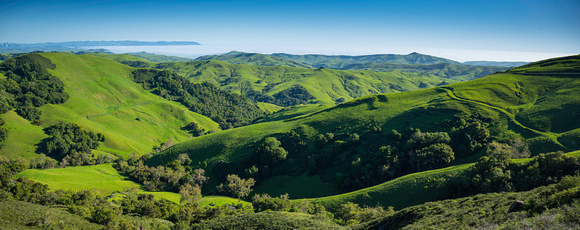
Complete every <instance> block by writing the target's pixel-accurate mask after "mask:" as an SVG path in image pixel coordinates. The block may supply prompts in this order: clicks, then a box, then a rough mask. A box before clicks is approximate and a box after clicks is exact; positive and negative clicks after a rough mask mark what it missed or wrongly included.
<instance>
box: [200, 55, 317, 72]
mask: <svg viewBox="0 0 580 230" xmlns="http://www.w3.org/2000/svg"><path fill="white" fill-rule="evenodd" d="M195 60H196V61H203V60H218V61H225V62H227V63H231V64H247V65H260V66H289V67H301V68H308V69H310V68H312V66H309V65H305V64H302V63H300V62H297V61H292V60H289V59H285V58H280V57H276V56H271V55H266V54H259V53H244V52H237V51H232V52H229V53H226V54H222V55H207V56H201V57H198V58H196V59H195Z"/></svg>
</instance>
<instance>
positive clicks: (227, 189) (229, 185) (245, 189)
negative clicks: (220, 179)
mask: <svg viewBox="0 0 580 230" xmlns="http://www.w3.org/2000/svg"><path fill="white" fill-rule="evenodd" d="M255 183H256V181H255V180H254V179H253V178H250V179H242V178H240V177H239V176H237V175H235V174H230V175H228V176H227V178H226V184H220V185H219V186H218V187H217V189H218V191H219V192H221V193H224V194H227V195H231V196H233V197H236V198H244V197H246V196H248V194H250V192H251V191H252V187H253V186H254V184H255Z"/></svg>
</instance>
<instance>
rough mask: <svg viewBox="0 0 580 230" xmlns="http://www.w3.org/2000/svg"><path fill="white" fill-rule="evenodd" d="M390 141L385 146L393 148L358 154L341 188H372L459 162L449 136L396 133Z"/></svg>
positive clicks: (339, 183)
mask: <svg viewBox="0 0 580 230" xmlns="http://www.w3.org/2000/svg"><path fill="white" fill-rule="evenodd" d="M386 138H387V140H385V141H384V142H383V143H390V145H386V146H381V147H379V149H378V151H368V152H367V151H364V152H362V153H360V154H358V157H357V158H355V160H353V161H352V163H351V165H350V171H348V172H346V173H345V174H343V175H342V176H340V177H338V178H337V179H336V183H337V186H338V187H339V188H341V189H343V190H347V191H349V190H355V189H360V188H364V187H369V186H372V185H375V184H378V183H382V182H384V181H387V180H391V179H393V178H396V177H399V176H402V175H405V174H408V173H413V172H420V171H425V170H431V169H436V168H441V167H445V166H447V165H449V163H450V162H451V161H453V160H454V159H455V153H454V151H453V149H452V148H451V146H450V145H449V144H450V142H451V138H450V137H449V135H448V134H447V133H446V132H433V133H431V132H421V131H420V130H419V129H410V130H408V131H406V132H404V134H400V133H399V132H397V131H396V130H392V131H391V132H390V133H389V134H388V135H387V137H386ZM351 142H352V141H351ZM335 143H336V141H335Z"/></svg>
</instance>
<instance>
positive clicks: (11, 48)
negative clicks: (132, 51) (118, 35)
mask: <svg viewBox="0 0 580 230" xmlns="http://www.w3.org/2000/svg"><path fill="white" fill-rule="evenodd" d="M170 45H200V44H199V43H197V42H192V41H157V42H146V41H68V42H44V43H8V42H6V43H0V53H28V52H33V51H45V52H49V51H57V52H70V51H82V50H86V49H85V48H84V47H87V46H170Z"/></svg>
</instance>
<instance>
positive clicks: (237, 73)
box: [156, 60, 457, 105]
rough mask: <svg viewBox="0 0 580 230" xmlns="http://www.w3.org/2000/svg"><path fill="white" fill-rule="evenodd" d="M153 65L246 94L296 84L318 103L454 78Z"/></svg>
mask: <svg viewBox="0 0 580 230" xmlns="http://www.w3.org/2000/svg"><path fill="white" fill-rule="evenodd" d="M156 68H159V69H165V70H170V71H172V72H174V73H177V74H179V75H181V76H183V77H185V78H187V79H189V80H190V81H192V82H203V81H208V82H211V83H214V84H217V85H218V86H220V87H221V88H223V89H227V90H229V91H231V92H236V93H242V94H246V95H248V94H249V93H250V92H249V91H257V92H260V93H262V94H265V95H269V96H273V95H275V94H276V93H279V92H281V91H284V90H287V89H289V88H291V87H293V86H295V85H300V86H303V87H304V88H305V89H306V90H307V91H308V92H309V93H310V94H311V95H313V96H314V97H315V98H316V100H317V101H318V102H319V103H321V104H327V105H333V104H335V102H336V101H337V100H339V99H341V98H344V99H342V100H351V99H353V98H357V97H361V96H365V95H371V94H377V93H390V92H399V91H406V90H417V89H420V88H428V87H432V86H435V85H438V84H441V83H442V82H447V83H454V82H457V79H455V78H453V77H438V76H433V75H427V74H424V73H406V72H402V71H398V70H393V71H389V72H385V73H376V72H371V71H344V70H333V69H325V68H320V69H305V68H293V67H286V66H254V65H237V64H229V63H226V62H221V61H214V60H210V61H194V62H179V63H177V62H169V63H160V64H157V65H156Z"/></svg>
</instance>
